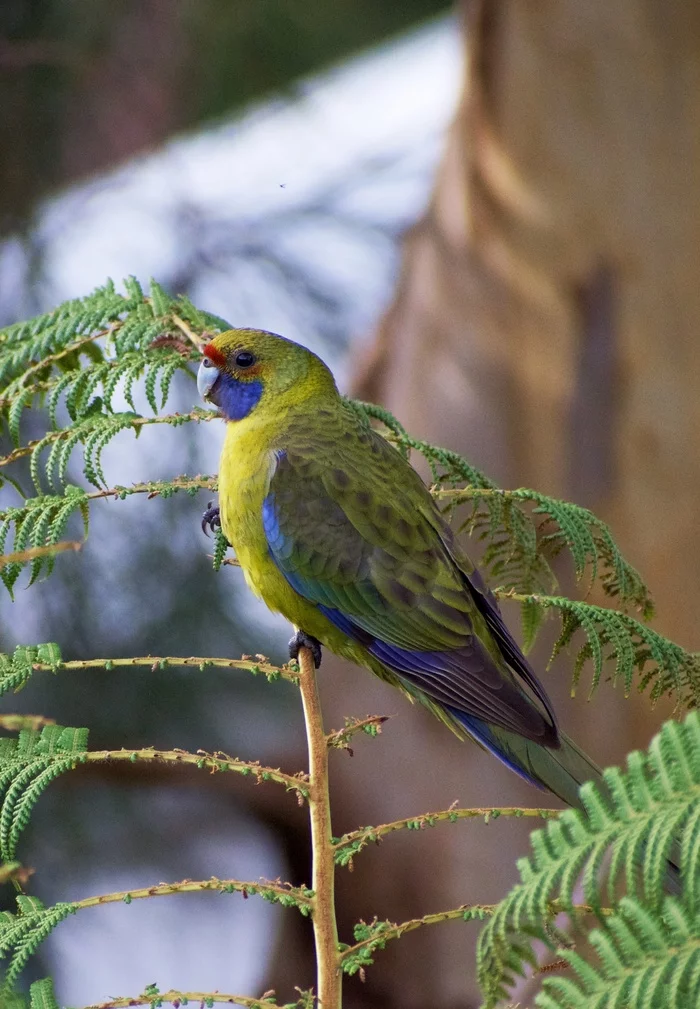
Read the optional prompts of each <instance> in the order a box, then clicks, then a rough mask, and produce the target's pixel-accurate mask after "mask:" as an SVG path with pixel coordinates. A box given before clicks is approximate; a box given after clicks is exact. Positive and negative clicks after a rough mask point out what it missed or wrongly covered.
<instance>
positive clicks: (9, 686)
mask: <svg viewBox="0 0 700 1009" xmlns="http://www.w3.org/2000/svg"><path fill="white" fill-rule="evenodd" d="M138 666H144V667H146V668H148V669H154V670H155V669H163V670H164V669H168V668H169V667H171V666H181V667H184V668H187V669H198V670H199V671H200V673H203V672H204V671H205V670H206V669H209V668H212V669H214V668H215V669H231V670H242V671H244V672H248V673H252V675H253V676H264V677H265V678H266V680H267V681H268V682H269V683H274V682H276V681H277V680H287V681H288V682H289V683H294V684H298V682H299V677H298V669H296V668H295V667H293V666H292V664H291V663H288V664H287V665H285V666H273V665H272V663H270V662H268V661H267V659H266V658H265V657H264V656H262V655H256V656H255V658H254V659H252V658H251V657H250V656H245V657H244V658H242V659H219V658H216V659H215V658H210V657H208V656H195V655H189V656H186V657H184V656H176V655H162V656H161V655H138V656H134V657H133V658H128V659H70V660H68V661H66V662H64V661H63V659H62V658H61V650H60V648H59V647H58V645H57V644H55V643H54V642H49V643H47V644H43V645H18V646H17V648H15V650H14V652H13V654H12V655H9V654H6V653H2V652H0V696H2V694H5V693H7V692H8V691H9V690H14V691H15V692H17V691H18V690H21V689H22V687H24V685H25V684H26V682H27V680H28V679H29V677H30V676H31V675H32V673H35V672H39V671H48V672H52V673H57V672H58V671H59V670H68V671H70V670H77V669H106V670H108V671H111V670H113V669H134V668H136V667H138ZM375 721H376V719H375Z"/></svg>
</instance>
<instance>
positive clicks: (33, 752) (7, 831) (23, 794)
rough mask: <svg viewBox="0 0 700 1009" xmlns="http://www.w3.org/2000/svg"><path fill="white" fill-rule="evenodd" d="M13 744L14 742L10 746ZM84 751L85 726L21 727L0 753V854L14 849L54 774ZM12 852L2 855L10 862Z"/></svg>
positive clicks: (72, 764) (66, 768) (69, 766)
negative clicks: (82, 727)
mask: <svg viewBox="0 0 700 1009" xmlns="http://www.w3.org/2000/svg"><path fill="white" fill-rule="evenodd" d="M13 744H14V745H13ZM86 750H87V729H72V728H64V727H63V726H60V725H47V726H45V727H44V728H43V729H42V730H41V731H40V732H38V731H36V730H31V729H23V730H22V731H21V732H20V733H19V736H18V737H17V739H16V740H7V741H4V745H3V749H2V752H0V853H2V852H15V850H16V846H17V841H18V840H19V836H20V834H21V833H22V831H23V829H24V828H25V827H26V825H27V823H28V822H29V817H30V814H31V811H32V809H33V808H34V805H35V803H36V802H37V800H38V799H39V797H40V796H41V794H42V793H43V792H44V790H45V789H46V788H47V787H48V785H49V784H50V783H51V782H52V781H53V780H54V778H56V777H58V775H60V774H63V773H65V772H66V771H70V770H72V769H73V768H74V767H76V766H77V764H78V763H80V759H81V755H82V754H84V753H85V752H86ZM13 859H14V854H13V855H11V856H9V857H7V858H5V861H7V862H10V861H12V860H13Z"/></svg>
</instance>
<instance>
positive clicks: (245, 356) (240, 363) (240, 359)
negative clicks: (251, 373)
mask: <svg viewBox="0 0 700 1009" xmlns="http://www.w3.org/2000/svg"><path fill="white" fill-rule="evenodd" d="M234 360H235V362H236V367H237V368H250V366H251V365H252V364H255V354H251V352H250V351H249V350H239V351H238V353H237V354H236V356H235V358H234Z"/></svg>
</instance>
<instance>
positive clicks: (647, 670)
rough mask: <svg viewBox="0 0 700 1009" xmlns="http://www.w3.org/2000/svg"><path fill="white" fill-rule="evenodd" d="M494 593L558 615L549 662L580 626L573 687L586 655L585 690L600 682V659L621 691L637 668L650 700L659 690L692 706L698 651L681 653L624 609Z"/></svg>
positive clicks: (698, 690)
mask: <svg viewBox="0 0 700 1009" xmlns="http://www.w3.org/2000/svg"><path fill="white" fill-rule="evenodd" d="M496 595H498V596H500V597H502V598H505V599H515V600H517V601H518V602H520V603H521V604H525V605H534V606H537V607H539V608H540V609H541V610H543V611H545V612H546V611H554V612H556V613H558V614H559V616H560V618H561V621H562V623H561V631H560V634H559V636H558V638H557V640H556V642H555V643H554V647H553V649H552V655H551V659H550V662H551V661H553V660H554V659H555V658H556V656H557V655H559V654H560V652H562V651H563V650H564V648H567V647H568V646H569V645H570V644H571V642H572V639H573V637H574V635H575V634H576V632H577V631H583V633H584V635H585V640H584V643H583V644H582V645H581V646H580V648H579V649H578V651H577V654H576V657H575V661H574V668H573V688H574V689H575V688H576V686H577V683H578V680H579V677H580V673H581V670H582V668H583V665H584V663H585V662H587V661H588V660H590V661H591V664H592V666H593V677H592V681H591V690H590V692H591V694H592V693H593V691H594V690H595V689H596V688H597V687H598V685H599V683H600V679H601V676H602V674H603V670H604V666H605V663H606V662H609V663H610V664H611V666H612V677H611V678H612V681H613V684H615V682H616V681H617V680H618V679H620V680H622V681H623V684H624V689H625V693H627V694H629V692H630V691H631V689H632V686H633V683H634V676H635V673H636V672H638V673H641V676H640V679H639V684H638V689H639V690H640V691H643V690H646V689H647V687H649V686H651V691H650V693H651V699H652V701H653V702H656V701H658V699H659V698H660V697H663V696H665V695H673V696H675V699H676V703H677V704H678V706H679V707H695V706H696V705H698V703H699V702H700V654H697V653H692V652H686V651H685V650H684V649H682V648H681V647H680V646H679V645H676V644H675V643H674V642H673V641H669V639H668V638H665V637H663V635H661V634H659V633H658V632H657V631H655V630H653V629H652V628H651V627H648V626H647V625H646V624H642V623H640V622H639V621H638V620H635V619H634V618H633V617H631V616H629V615H628V614H627V613H621V612H620V611H618V610H609V609H606V608H605V607H604V606H595V605H593V604H592V603H584V602H580V601H579V600H574V599H567V598H566V597H565V596H545V595H536V594H532V595H521V594H518V593H513V592H511V591H508V590H501V589H497V590H496Z"/></svg>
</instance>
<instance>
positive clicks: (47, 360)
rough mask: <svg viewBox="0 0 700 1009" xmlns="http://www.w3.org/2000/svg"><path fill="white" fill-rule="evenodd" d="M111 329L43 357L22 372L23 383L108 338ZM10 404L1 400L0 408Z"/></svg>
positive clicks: (85, 337)
mask: <svg viewBox="0 0 700 1009" xmlns="http://www.w3.org/2000/svg"><path fill="white" fill-rule="evenodd" d="M111 331H112V330H111V329H102V330H100V332H99V333H92V334H91V335H90V336H84V337H82V338H81V339H80V340H75V341H74V343H69V344H68V345H67V346H65V347H63V349H62V350H58V351H56V353H55V354H49V356H48V357H43V358H42V359H41V361H38V362H37V363H36V364H30V365H28V366H27V367H26V368H25V370H24V371H23V372H22V375H21V379H22V383H23V384H24V385H25V386H26V383H27V379H28V378H31V376H32V375H34V374H35V373H37V372H42V371H44V370H45V369H46V368H47V367H48V366H50V365H52V364H55V363H56V361H60V360H61V359H62V358H64V357H67V356H68V355H69V354H72V353H73V352H74V351H76V350H80V348H81V347H84V346H85V345H86V344H88V343H94V342H95V340H99V339H100V337H102V336H108V335H109V333H110V332H111ZM7 402H9V401H8V400H0V407H3V406H5V404H6V403H7Z"/></svg>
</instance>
